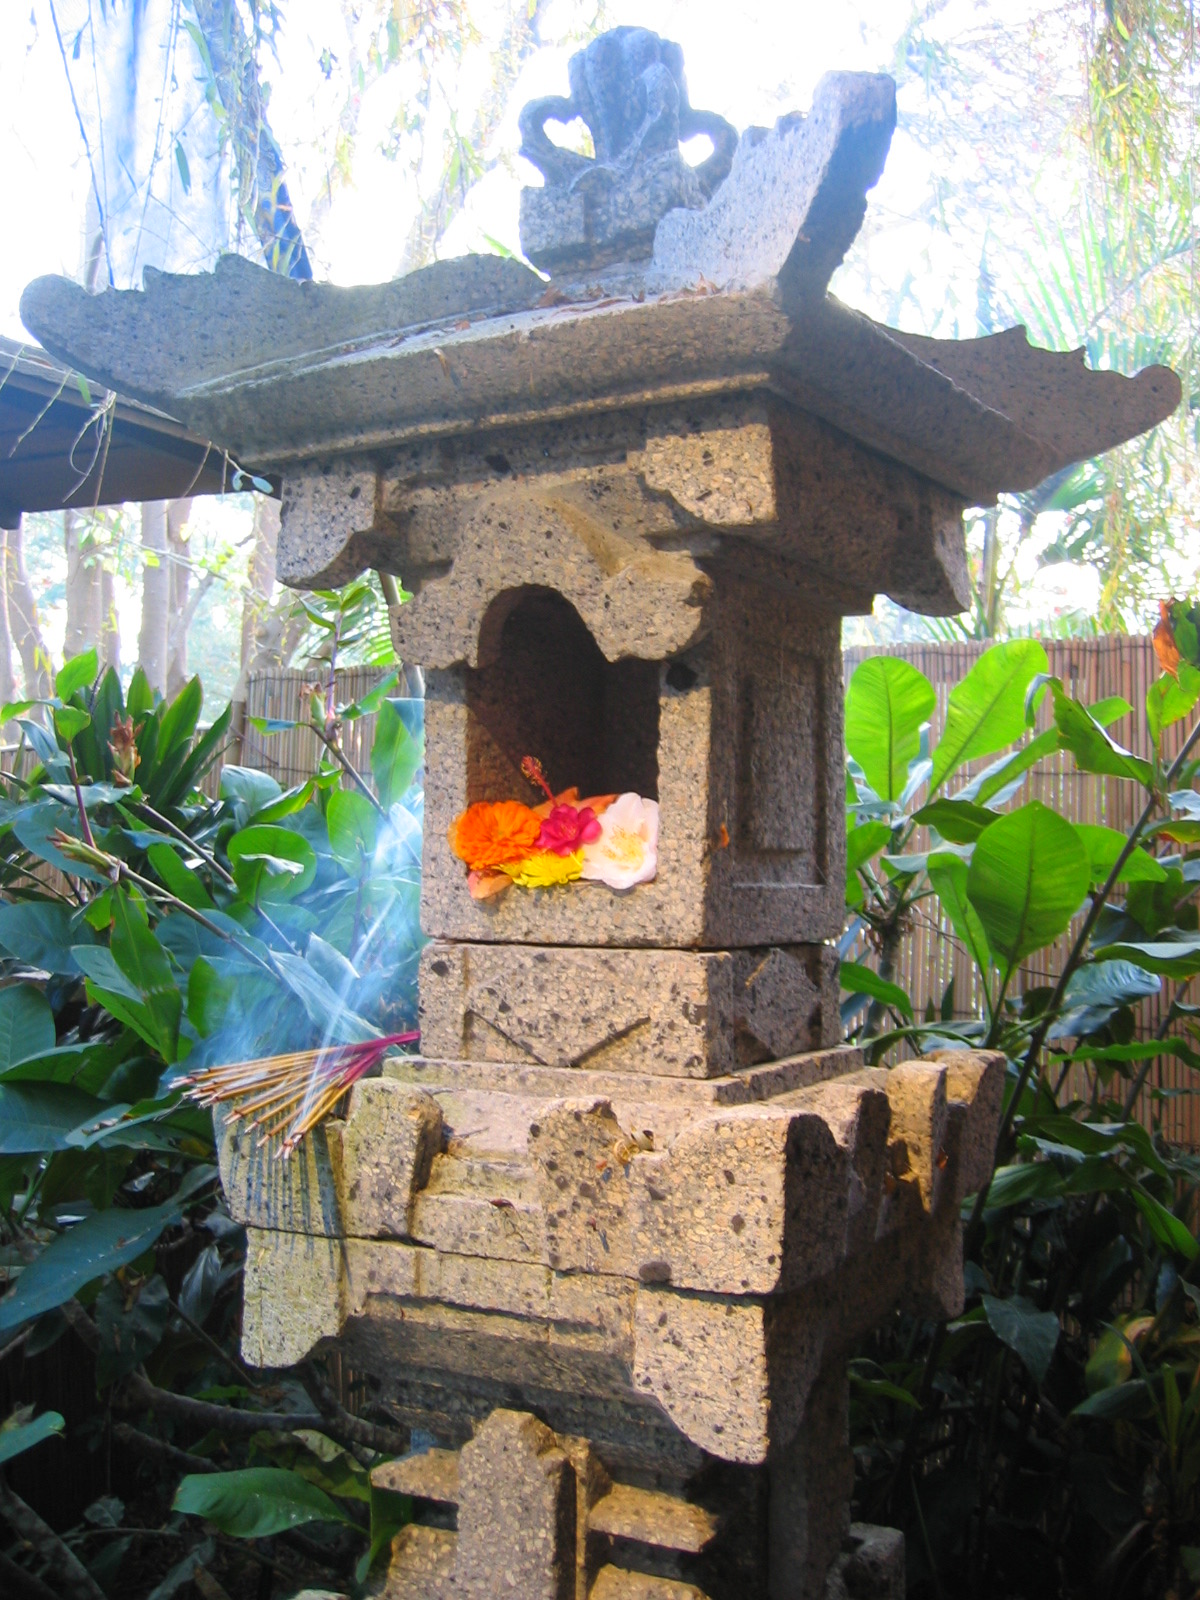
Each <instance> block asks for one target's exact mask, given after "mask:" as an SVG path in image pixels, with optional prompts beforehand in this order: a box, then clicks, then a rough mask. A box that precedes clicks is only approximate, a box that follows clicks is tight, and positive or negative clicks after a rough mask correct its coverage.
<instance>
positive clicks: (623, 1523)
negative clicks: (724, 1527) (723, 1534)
mask: <svg viewBox="0 0 1200 1600" xmlns="http://www.w3.org/2000/svg"><path fill="white" fill-rule="evenodd" d="M588 1529H589V1531H591V1532H594V1533H604V1534H607V1535H608V1536H609V1538H612V1539H627V1540H632V1541H634V1542H636V1543H637V1544H649V1545H657V1546H659V1547H661V1548H663V1549H666V1550H680V1551H684V1552H686V1553H687V1554H689V1555H698V1554H699V1553H700V1551H701V1550H703V1549H704V1548H705V1547H706V1546H707V1545H709V1544H711V1543H712V1541H713V1539H714V1538H715V1537H716V1533H717V1519H716V1517H715V1516H713V1514H712V1512H711V1511H706V1510H705V1509H704V1507H703V1506H697V1505H692V1504H690V1503H689V1502H688V1501H686V1500H680V1499H679V1498H678V1496H677V1495H673V1494H664V1493H663V1492H662V1491H661V1490H658V1489H636V1488H634V1487H633V1486H632V1485H631V1484H626V1483H617V1484H614V1485H613V1487H612V1488H611V1489H610V1490H609V1492H608V1493H607V1494H606V1495H605V1496H604V1497H603V1498H602V1499H601V1500H599V1501H597V1503H596V1504H595V1505H594V1506H593V1507H592V1509H591V1511H590V1513H589V1514H588Z"/></svg>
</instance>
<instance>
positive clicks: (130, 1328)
mask: <svg viewBox="0 0 1200 1600" xmlns="http://www.w3.org/2000/svg"><path fill="white" fill-rule="evenodd" d="M92 1316H93V1320H94V1321H95V1324H96V1327H97V1329H98V1331H99V1334H100V1348H99V1350H98V1351H97V1352H96V1384H97V1387H98V1388H101V1389H104V1388H107V1387H108V1385H109V1384H110V1383H114V1382H115V1381H116V1380H117V1379H118V1378H123V1377H124V1376H125V1374H126V1373H127V1372H132V1371H133V1369H134V1367H136V1366H137V1365H138V1364H139V1363H140V1362H142V1361H144V1360H145V1359H146V1357H147V1356H148V1355H150V1354H152V1352H153V1351H155V1350H157V1349H158V1346H159V1344H160V1343H161V1341H162V1336H163V1334H164V1333H165V1332H166V1331H167V1323H168V1321H169V1320H170V1316H171V1296H170V1293H169V1291H168V1289H167V1286H166V1284H165V1283H164V1282H163V1280H162V1278H160V1277H159V1276H158V1274H157V1273H156V1274H155V1275H154V1277H152V1278H150V1279H149V1280H148V1281H147V1282H145V1283H143V1284H142V1285H141V1286H140V1287H139V1288H138V1289H137V1290H136V1291H135V1293H134V1294H133V1296H132V1297H131V1298H130V1297H128V1296H127V1294H126V1290H125V1286H124V1285H123V1284H122V1283H121V1282H120V1281H119V1280H118V1279H116V1278H110V1279H109V1281H108V1283H106V1284H105V1286H104V1288H103V1289H101V1291H100V1293H99V1294H98V1295H97V1296H96V1303H95V1306H94V1308H93V1312H92Z"/></svg>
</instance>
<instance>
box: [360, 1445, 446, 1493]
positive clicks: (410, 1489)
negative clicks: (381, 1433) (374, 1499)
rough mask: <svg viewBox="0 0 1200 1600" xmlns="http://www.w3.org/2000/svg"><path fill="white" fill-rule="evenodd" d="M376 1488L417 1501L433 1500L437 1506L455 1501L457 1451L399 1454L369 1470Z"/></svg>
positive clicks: (425, 1451)
mask: <svg viewBox="0 0 1200 1600" xmlns="http://www.w3.org/2000/svg"><path fill="white" fill-rule="evenodd" d="M371 1483H372V1485H373V1486H374V1487H375V1488H376V1489H390V1490H392V1491H393V1492H394V1493H395V1494H410V1495H412V1496H413V1497H414V1498H415V1499H417V1500H436V1501H437V1503H438V1504H439V1505H447V1506H456V1505H457V1504H458V1451H457V1450H436V1449H435V1450H424V1451H422V1452H421V1454H420V1455H414V1456H401V1458H400V1459H399V1460H398V1461H385V1462H383V1464H382V1465H381V1466H378V1467H375V1468H374V1469H373V1471H372V1473H371Z"/></svg>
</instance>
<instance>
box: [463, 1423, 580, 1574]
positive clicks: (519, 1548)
mask: <svg viewBox="0 0 1200 1600" xmlns="http://www.w3.org/2000/svg"><path fill="white" fill-rule="evenodd" d="M458 1508H459V1531H458V1543H457V1547H456V1549H455V1555H454V1584H455V1592H456V1593H457V1594H459V1595H461V1596H462V1597H463V1600H501V1597H504V1600H507V1597H509V1596H516V1595H520V1596H521V1597H522V1600H571V1597H572V1596H573V1594H574V1591H575V1533H576V1508H575V1473H574V1469H573V1468H572V1466H571V1463H570V1461H569V1460H568V1458H567V1456H566V1454H565V1453H564V1451H562V1450H561V1449H560V1448H559V1446H558V1441H557V1439H556V1438H555V1437H554V1435H553V1433H551V1431H550V1429H549V1428H547V1427H546V1426H545V1425H544V1424H543V1423H541V1422H539V1421H538V1420H537V1418H536V1417H532V1416H529V1415H528V1414H527V1413H522V1412H516V1411H504V1410H497V1411H493V1412H492V1414H491V1416H490V1417H489V1418H488V1420H487V1421H486V1422H485V1423H484V1425H483V1427H482V1428H480V1430H479V1432H478V1433H477V1434H476V1435H475V1437H474V1439H472V1440H471V1441H470V1442H469V1443H468V1444H465V1445H464V1446H463V1448H462V1451H461V1453H460V1456H459V1489H458Z"/></svg>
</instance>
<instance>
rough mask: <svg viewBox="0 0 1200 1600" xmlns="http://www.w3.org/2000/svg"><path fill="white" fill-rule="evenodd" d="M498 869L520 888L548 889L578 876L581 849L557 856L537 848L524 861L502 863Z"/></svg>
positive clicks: (581, 865) (581, 858)
mask: <svg viewBox="0 0 1200 1600" xmlns="http://www.w3.org/2000/svg"><path fill="white" fill-rule="evenodd" d="M500 871H501V872H507V873H508V875H509V877H510V878H511V879H512V881H513V882H514V883H515V884H516V885H517V887H518V888H520V889H549V888H551V887H553V885H554V884H556V883H570V882H571V881H572V879H574V878H578V877H579V875H580V873H581V872H582V871H583V851H582V850H576V851H575V852H574V854H573V855H569V856H559V855H555V853H554V851H553V850H538V851H537V852H536V853H535V854H534V855H531V856H526V857H525V859H524V861H513V862H510V863H505V864H502V865H501V867H500Z"/></svg>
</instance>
